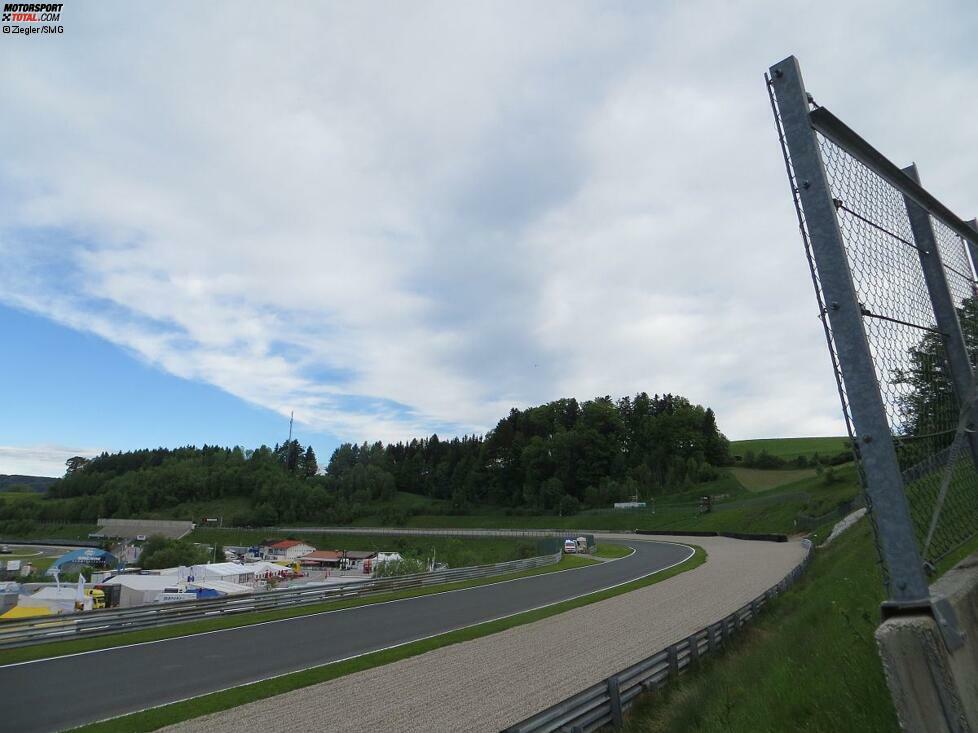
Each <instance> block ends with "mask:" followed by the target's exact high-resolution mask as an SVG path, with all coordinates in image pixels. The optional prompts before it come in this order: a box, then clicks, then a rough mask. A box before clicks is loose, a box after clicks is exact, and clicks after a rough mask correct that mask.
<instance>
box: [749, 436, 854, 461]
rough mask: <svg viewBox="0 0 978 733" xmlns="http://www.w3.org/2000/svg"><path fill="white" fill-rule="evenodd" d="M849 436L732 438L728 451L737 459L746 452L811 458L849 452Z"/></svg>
mask: <svg viewBox="0 0 978 733" xmlns="http://www.w3.org/2000/svg"><path fill="white" fill-rule="evenodd" d="M849 450H850V449H849V438H847V437H838V438H757V439H754V440H733V441H731V442H730V453H731V455H732V456H733V457H734V460H737V457H738V456H739V457H740V458H741V459H743V458H744V457H745V456H746V455H747V453H748V452H751V453H755V454H760V453H762V452H764V453H767V454H768V455H771V456H775V457H777V458H781V459H783V460H786V461H790V460H792V459H794V458H798V457H799V456H802V457H804V458H808V459H811V458H813V457H815V455H816V454H818V455H819V456H821V457H828V456H834V455H836V454H838V453H848V452H849Z"/></svg>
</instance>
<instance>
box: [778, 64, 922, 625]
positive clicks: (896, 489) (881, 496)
mask: <svg viewBox="0 0 978 733" xmlns="http://www.w3.org/2000/svg"><path fill="white" fill-rule="evenodd" d="M770 83H771V86H772V89H773V91H774V94H775V98H776V99H777V105H778V111H779V113H780V117H781V123H782V125H783V128H784V137H785V144H786V146H787V149H788V154H789V156H790V158H791V165H792V167H793V169H794V174H795V181H796V183H797V186H798V195H799V198H800V200H801V205H802V210H803V211H804V215H805V222H806V225H807V229H808V235H809V239H810V242H811V248H812V254H813V256H814V258H815V262H816V265H817V267H818V277H819V282H820V284H821V288H822V293H823V295H824V297H825V304H826V309H827V311H828V312H827V313H826V314H825V315H826V316H827V317H828V320H829V324H830V326H831V329H832V335H833V338H834V343H835V347H836V351H837V353H838V357H839V363H840V365H841V366H842V371H843V381H844V383H845V389H846V396H847V397H848V403H849V404H848V406H849V410H850V415H851V417H852V422H853V426H854V427H855V430H856V434H857V435H856V438H857V445H858V450H859V453H860V457H861V463H862V468H863V471H864V473H865V476H866V493H867V494H868V495H869V497H870V499H871V504H872V511H873V518H874V520H875V524H876V527H877V533H878V541H879V547H880V554H881V555H882V560H883V562H884V563H885V564H886V568H887V570H888V572H889V581H890V582H889V588H888V595H889V597H890V600H891V601H893V602H895V603H896V604H897V605H904V604H911V605H918V604H920V603H924V602H926V601H927V599H928V595H929V592H928V587H927V580H926V577H925V575H924V570H923V563H922V561H921V557H920V552H919V550H918V548H917V542H916V539H915V537H914V527H913V522H912V520H911V517H910V508H909V506H908V503H907V499H906V496H905V495H904V491H903V477H902V475H901V472H900V467H899V463H898V462H897V455H896V449H895V448H894V445H893V441H892V435H891V433H890V426H889V423H888V422H887V417H886V411H885V407H884V404H883V398H882V396H881V394H880V389H879V384H878V383H877V380H876V371H875V367H874V365H873V358H872V354H871V352H870V349H869V344H868V342H867V340H866V333H865V330H864V325H863V321H862V309H861V306H860V304H859V301H858V299H857V297H856V291H855V288H854V286H853V283H852V279H851V276H850V273H849V267H848V260H847V256H846V252H845V246H844V243H843V240H842V232H841V231H840V229H839V222H838V219H837V218H836V210H835V204H834V203H833V201H832V193H831V189H830V187H829V182H828V178H827V176H826V173H825V167H824V165H823V163H822V157H821V153H820V151H819V147H818V140H817V138H816V136H815V131H814V130H813V129H812V125H811V122H810V119H809V97H808V94H807V92H806V91H805V85H804V82H803V81H802V76H801V69H800V68H799V65H798V60H797V59H796V58H795V57H794V56H789V57H788V58H786V59H785V60H784V61H782V62H780V63H778V64H775V65H774V66H772V67H771V69H770Z"/></svg>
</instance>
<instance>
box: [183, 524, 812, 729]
mask: <svg viewBox="0 0 978 733" xmlns="http://www.w3.org/2000/svg"><path fill="white" fill-rule="evenodd" d="M600 538H601V539H602V540H617V541H619V542H622V543H624V544H628V543H629V542H636V541H643V540H644V539H646V538H643V540H639V539H637V538H636V536H635V535H604V534H602V535H600ZM647 539H651V538H647ZM655 539H656V540H660V541H661V540H665V541H674V542H679V543H693V544H697V545H699V546H700V547H702V548H703V549H705V550H706V551H707V553H708V555H709V559H708V560H707V562H706V563H705V564H703V565H701V566H700V567H698V568H696V569H694V570H690V571H688V572H685V573H682V574H680V575H677V576H675V577H673V578H669V579H668V580H664V581H662V582H661V583H657V584H655V585H651V586H648V587H646V588H642V589H639V590H636V591H632V592H630V593H625V594H623V595H620V596H616V597H614V598H609V599H608V600H605V601H601V602H599V603H593V604H591V605H588V606H583V607H581V608H577V609H574V610H572V611H567V612H565V613H562V614H558V615H557V616H552V617H550V618H547V619H543V620H541V621H536V622H534V623H531V624H525V625H523V626H518V627H516V628H512V629H509V630H507V631H503V632H500V633H498V634H493V635H491V636H486V637H482V638H480V639H475V640H473V641H468V642H464V643H461V644H455V645H452V646H447V647H443V648H441V649H436V650H434V651H431V652H428V653H426V654H421V655H418V656H416V657H411V658H409V659H404V660H401V661H399V662H394V663H392V664H388V665H385V666H382V667H376V668H374V669H369V670H366V671H363V672H358V673H356V674H351V675H348V676H346V677H341V678H339V679H335V680H331V681H329V682H324V683H322V684H319V685H313V686H311V687H305V688H303V689H301V690H295V691H293V692H289V693H286V694H283V695H279V696H277V697H273V698H269V699H265V700H260V701H257V702H254V703H249V704H246V705H242V706H240V707H236V708H233V709H231V710H226V711H224V712H220V713H214V714H212V715H207V716H203V717H200V718H196V719H193V720H189V721H186V722H183V723H179V724H177V725H173V726H170V727H168V728H165V729H164V730H166V731H168V732H169V733H178V732H179V733H191V732H193V733H205V732H207V733H215V732H216V733H232V732H233V733H243V732H247V731H255V732H256V733H257V732H258V731H260V732H261V733H278V732H281V733H306V732H308V733H313V732H314V731H315V733H320V732H321V731H331V732H335V733H340V732H341V731H342V732H350V733H352V732H354V731H356V732H357V733H360V732H361V731H398V732H399V733H408V732H410V731H418V732H419V733H421V732H424V733H432V732H440V731H446V732H448V731H453V732H455V731H499V730H500V729H503V728H505V727H507V726H509V725H513V724H514V723H517V722H519V721H521V720H523V719H525V718H527V717H529V716H531V715H533V714H535V713H537V712H539V711H540V710H542V709H544V708H546V707H549V706H550V705H553V704H555V703H556V702H558V701H560V700H562V699H564V698H566V697H569V696H570V695H573V694H575V693H577V692H580V691H581V690H583V689H584V688H586V687H589V686H590V685H593V684H595V683H596V682H599V681H601V680H602V679H604V678H607V677H609V676H611V675H613V674H615V673H617V672H618V671H619V670H621V669H623V668H625V667H627V666H629V665H631V664H634V663H636V662H638V661H641V660H642V659H644V658H646V657H648V656H650V655H652V654H654V653H655V652H657V651H659V650H661V649H663V648H664V647H666V646H668V645H669V644H672V643H674V642H677V641H681V640H682V639H684V638H685V637H687V636H689V635H690V634H691V633H693V632H694V631H696V630H698V629H701V628H703V627H704V626H706V625H708V624H711V623H713V622H715V621H718V620H719V619H721V618H723V617H724V616H727V615H729V614H730V613H732V612H733V611H735V610H737V609H738V608H740V607H741V606H743V605H744V604H746V603H747V602H749V601H750V600H751V599H753V598H755V597H756V596H758V595H760V594H761V593H762V592H763V591H765V590H767V589H768V588H770V587H771V586H773V585H775V584H776V583H777V582H778V581H780V580H781V579H782V578H783V577H784V576H785V575H787V574H788V572H790V571H791V570H792V569H793V568H794V567H795V566H796V565H798V564H799V563H800V562H801V561H802V559H803V558H804V554H805V553H804V549H803V548H802V545H801V543H800V542H788V543H774V542H753V541H745V540H735V539H728V538H725V537H695V538H690V537H686V538H683V537H656V538H655Z"/></svg>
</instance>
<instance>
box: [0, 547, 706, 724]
mask: <svg viewBox="0 0 978 733" xmlns="http://www.w3.org/2000/svg"><path fill="white" fill-rule="evenodd" d="M644 541H649V540H644ZM652 541H653V542H658V541H659V540H652ZM663 544H670V545H679V546H680V547H685V548H686V549H688V550H689V554H688V555H687V556H686V557H684V558H683V559H682V560H680V561H679V562H674V563H673V564H672V565H667V566H666V567H664V568H659V569H658V570H653V571H652V572H650V573H645V575H639V576H638V577H637V578H632V579H631V580H626V581H623V582H621V583H615V584H614V585H609V586H607V587H605V588H600V589H598V590H593V591H589V592H587V593H580V594H578V595H576V596H571V597H570V598H564V599H563V600H560V601H554V602H553V603H544V604H543V605H541V606H535V607H533V608H527V609H524V610H522V611H515V612H513V613H507V614H505V615H503V616H497V617H496V618H491V619H487V620H486V621H477V622H476V623H472V624H466V625H464V626H458V627H456V628H454V629H447V630H445V631H439V632H438V633H437V634H428V636H421V637H419V638H417V639H411V640H409V641H402V642H399V643H397V644H391V645H389V646H385V647H381V648H380V649H371V650H370V651H366V652H360V653H359V654H353V655H351V656H349V657H344V658H342V659H336V660H333V661H332V662H327V663H326V664H317V665H315V666H312V667H303V668H302V669H294V670H292V671H291V672H280V673H279V674H274V675H271V676H270V677H260V678H258V679H256V680H251V681H250V682H239V683H238V684H236V685H228V686H227V687H222V688H220V689H218V690H211V691H210V692H203V693H201V694H199V695H189V696H187V697H182V698H179V699H177V700H171V701H169V702H161V703H160V704H159V705H150V706H149V707H145V708H140V709H139V710H133V711H131V712H128V713H123V714H122V715H115V716H112V717H110V718H102V719H101V720H93V721H91V722H89V723H82V724H81V725H77V726H75V727H73V728H66V729H65V730H66V731H71V730H77V729H78V728H83V727H85V726H89V725H98V724H99V723H105V722H108V721H110V720H115V719H117V718H124V717H127V716H129V715H137V714H138V713H145V712H147V711H149V710H156V709H157V708H164V707H166V706H167V705H177V704H178V703H181V702H187V701H189V700H194V699H196V698H198V697H206V696H207V695H216V694H218V693H220V692H227V691H228V690H233V689H235V688H237V687H244V686H246V685H254V684H258V683H260V682H266V681H269V680H275V679H278V678H279V677H287V676H288V675H290V674H298V673H299V672H307V671H309V670H313V669H320V668H322V667H329V666H330V665H333V664H340V663H342V662H348V661H350V660H351V659H358V658H359V657H365V656H367V655H368V654H377V653H380V652H386V651H389V650H391V649H397V648H398V647H402V646H407V645H408V644H414V643H415V642H419V641H427V640H428V639H434V638H437V637H439V636H444V635H445V634H453V633H455V632H456V631H464V630H465V629H471V628H473V627H475V626H481V625H482V624H491V623H495V622H496V621H503V620H505V619H508V618H512V617H513V616H519V615H520V614H522V613H532V612H533V611H539V610H540V609H542V608H549V607H550V606H556V605H558V604H560V603H567V602H569V601H574V600H577V599H578V598H583V597H585V596H589V595H593V594H595V593H603V592H604V591H607V590H612V589H614V588H619V587H621V586H623V585H628V584H629V583H634V582H636V581H638V580H644V579H645V578H648V577H649V576H652V575H656V574H657V573H661V572H664V571H666V570H670V569H672V568H674V567H676V566H677V565H682V564H683V563H684V562H686V561H687V560H689V559H690V558H691V557H693V556H694V555H695V554H696V550H695V549H694V548H693V547H690V546H689V545H684V544H682V543H681V542H664V543H663ZM632 550H633V551H634V550H635V548H634V547H633V548H632ZM627 557H631V555H628V556H627ZM616 559H617V560H621V559H623V558H616ZM609 562H613V561H611V560H609ZM585 567H587V566H585ZM581 569H582V568H570V570H581ZM560 572H568V571H567V570H562V571H560ZM515 580H523V578H515ZM501 582H504V583H508V582H510V581H501ZM490 585H495V584H490ZM462 590H465V589H462ZM636 590H640V589H638V588H637V589H636ZM404 600H408V599H404ZM391 602H392V603H393V601H391ZM377 605H380V604H377ZM569 610H574V609H569ZM565 613H566V612H565ZM557 615H559V614H557ZM548 618H549V617H548ZM538 620H539V621H546V620H547V619H538ZM529 623H536V622H535V621H531V622H529ZM250 625H251V626H257V625H258V624H250ZM528 625H529V624H520V626H528ZM512 628H517V627H516V626H514V627H512ZM508 630H509V629H503V631H508ZM495 633H502V632H495ZM485 636H492V634H486V635H485ZM177 638H183V637H177ZM477 638H484V637H477ZM468 641H475V639H469V640H468ZM146 643H150V642H146ZM459 643H463V644H464V643H466V642H459ZM134 646H135V645H134ZM452 646H454V645H452ZM115 648H117V649H118V648H122V647H115ZM431 651H434V649H432V650H431ZM82 653H83V654H84V653H86V652H82ZM423 653H426V652H423ZM65 656H69V655H65ZM413 656H420V655H413ZM53 658H54V659H57V658H58V657H53ZM407 658H409V657H407ZM38 661H43V660H38ZM395 661H400V660H395ZM20 664H27V662H21V663H20ZM388 664H393V662H388ZM7 666H10V667H13V666H15V665H12V664H11V665H7ZM377 666H378V667H383V666H386V665H383V664H379V665H377ZM370 669H373V668H372V667H371V668H370ZM351 674H356V673H355V672H354V673H351ZM346 676H347V675H340V676H339V677H334V678H333V679H340V678H341V677H346ZM332 681H333V680H324V681H323V682H314V683H312V684H311V685H303V686H302V687H297V688H295V690H287V691H286V692H281V693H279V695H285V694H287V693H288V692H296V691H298V690H302V689H304V688H306V687H313V686H315V685H318V684H325V683H326V682H332ZM271 697H278V695H271ZM262 699H263V700H267V699H269V698H262ZM245 704H247V703H245ZM235 707H240V705H234V706H232V707H230V708H226V709H224V710H218V711H215V712H214V713H204V715H217V714H220V713H224V712H227V711H228V710H233V709H234V708H235ZM195 717H196V718H199V717H203V716H201V715H198V716H195ZM194 719H195V718H187V720H194ZM178 722H182V721H178ZM174 725H175V723H174Z"/></svg>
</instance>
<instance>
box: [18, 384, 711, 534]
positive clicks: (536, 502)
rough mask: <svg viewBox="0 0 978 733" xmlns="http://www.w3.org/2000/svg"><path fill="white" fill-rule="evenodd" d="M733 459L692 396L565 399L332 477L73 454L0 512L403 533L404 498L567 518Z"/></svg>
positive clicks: (334, 470)
mask: <svg viewBox="0 0 978 733" xmlns="http://www.w3.org/2000/svg"><path fill="white" fill-rule="evenodd" d="M729 462H730V455H729V445H728V442H727V439H726V438H725V437H724V436H723V434H722V433H721V432H720V431H719V429H718V428H717V424H716V417H715V415H714V413H713V411H712V410H711V409H709V408H704V407H702V406H700V405H695V404H693V403H691V402H690V401H689V400H688V399H686V398H684V397H681V396H678V395H671V394H666V395H661V396H660V395H654V396H649V395H648V394H646V393H640V394H638V395H636V396H634V397H623V398H621V399H618V400H612V399H611V398H610V397H599V398H597V399H594V400H588V401H585V402H578V401H577V400H575V399H561V400H556V401H554V402H549V403H547V404H544V405H540V406H537V407H531V408H527V409H524V410H519V409H513V410H511V411H510V413H509V415H507V416H506V417H504V418H503V419H501V420H500V421H499V422H498V423H497V425H496V426H495V427H494V428H493V429H492V430H490V431H489V432H488V433H487V434H486V435H484V436H476V435H472V436H462V437H458V438H453V439H451V440H442V439H441V438H439V437H438V436H437V435H432V436H431V437H428V438H422V439H416V440H411V441H409V442H406V443H405V442H398V443H391V444H386V445H385V444H383V443H380V442H375V443H362V444H359V445H358V444H354V443H344V444H342V445H340V446H339V447H338V448H337V449H336V450H335V451H333V453H332V455H331V456H330V459H329V462H328V464H327V465H326V467H325V470H324V471H320V469H319V464H318V460H317V457H316V454H315V451H314V450H313V449H312V447H311V446H302V445H301V444H300V443H299V441H297V440H291V441H287V442H285V443H283V444H276V445H275V446H274V447H272V448H269V447H268V446H264V445H263V446H261V447H259V448H257V449H255V450H245V449H243V448H241V447H234V448H227V447H221V446H211V445H204V446H203V447H200V448H198V447H195V446H184V447H181V448H173V449H171V448H153V449H144V450H135V451H127V452H121V453H114V454H109V453H103V454H102V455H100V456H97V457H96V458H93V459H91V460H88V459H84V458H79V457H76V458H72V459H71V460H69V461H68V464H67V470H66V473H65V476H64V478H62V479H60V480H58V481H56V482H54V483H53V484H52V485H51V487H50V489H49V490H48V496H47V498H46V499H43V500H41V499H38V500H36V501H22V502H9V503H5V504H3V505H0V520H20V521H39V520H43V521H59V522H91V521H94V520H95V519H96V518H98V517H137V516H142V517H149V516H174V511H175V510H178V509H179V507H181V506H185V505H192V504H193V503H195V502H209V501H215V500H224V499H232V498H239V499H240V498H243V499H245V500H246V502H244V503H245V504H246V507H247V508H245V509H241V510H239V511H238V512H237V513H236V514H235V515H234V516H229V517H225V522H226V523H230V524H235V525H238V526H269V525H274V524H277V523H287V522H298V521H313V522H322V523H328V524H345V523H349V522H352V521H354V520H355V519H357V518H360V517H363V516H368V515H371V514H377V513H378V512H380V515H379V516H380V518H381V521H383V522H385V523H397V522H398V521H399V520H401V519H403V516H399V515H398V512H400V513H403V511H404V510H403V509H398V508H397V506H396V502H394V501H393V500H394V499H395V498H396V497H397V492H399V491H401V492H407V493H410V494H416V495H418V496H420V497H425V498H427V499H428V500H430V501H428V502H421V503H422V504H424V505H425V507H426V511H442V512H449V513H467V512H471V511H474V510H476V509H478V508H479V507H485V506H488V507H494V508H499V509H505V510H515V511H520V512H559V513H563V514H571V513H574V512H576V511H578V510H579V509H580V508H582V507H600V506H608V505H609V504H610V503H611V502H613V501H620V500H627V499H632V498H639V499H645V498H648V497H651V496H655V495H659V494H663V493H666V492H669V491H676V490H682V489H684V488H688V487H690V486H692V485H694V484H696V483H698V482H702V481H707V480H711V479H713V478H715V477H716V475H717V471H716V468H717V467H718V466H722V465H725V464H727V463H729ZM241 504H242V502H240V501H238V502H237V505H239V506H240V505H241ZM178 513H179V512H178ZM184 518H188V519H193V520H195V521H199V519H200V518H199V517H184Z"/></svg>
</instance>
